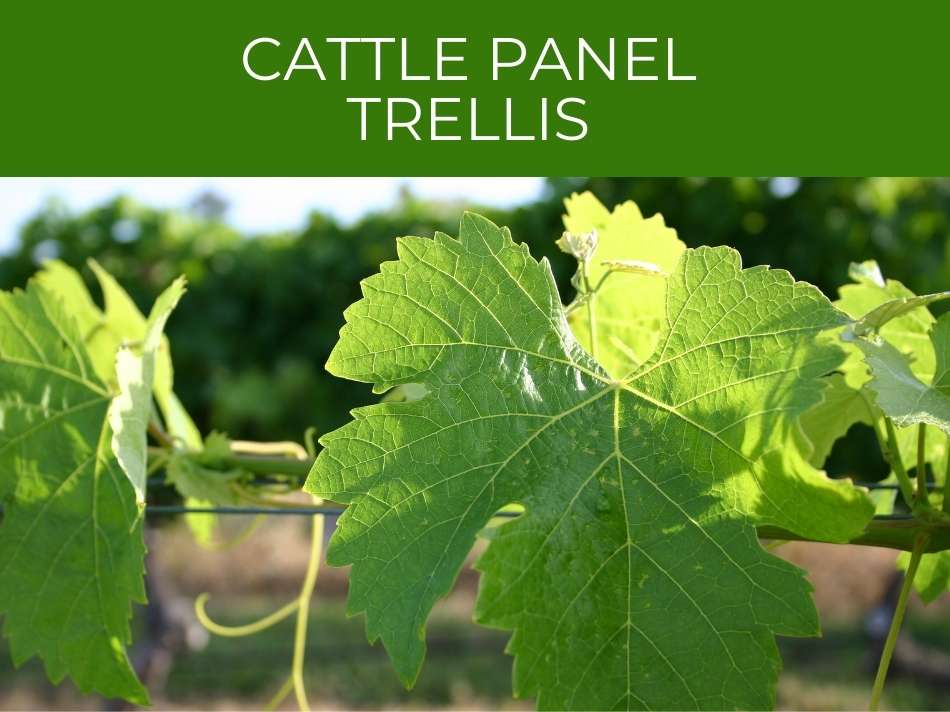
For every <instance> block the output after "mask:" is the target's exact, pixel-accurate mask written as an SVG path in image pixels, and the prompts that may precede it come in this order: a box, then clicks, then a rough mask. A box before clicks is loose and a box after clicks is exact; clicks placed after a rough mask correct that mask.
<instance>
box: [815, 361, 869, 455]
mask: <svg viewBox="0 0 950 712" xmlns="http://www.w3.org/2000/svg"><path fill="white" fill-rule="evenodd" d="M822 395H823V398H822V400H821V401H820V402H819V403H816V404H815V405H813V406H812V407H811V408H809V409H808V410H806V411H805V412H804V413H803V414H802V416H801V417H800V418H799V421H798V422H799V426H800V428H801V432H802V435H803V436H804V438H805V440H804V442H803V443H800V444H799V450H801V451H802V452H803V453H804V454H805V456H806V458H807V459H808V461H809V462H810V463H811V464H812V465H813V466H815V467H821V466H822V465H823V464H824V463H825V460H827V459H828V455H830V454H831V448H832V447H833V446H834V444H835V442H837V441H838V439H839V438H841V437H843V436H844V435H845V433H847V432H848V430H849V429H850V428H851V426H852V425H855V424H856V423H863V424H865V425H872V424H873V418H874V417H875V416H874V413H873V412H872V410H871V406H870V404H869V403H868V401H867V400H866V399H865V398H864V395H863V394H862V393H861V391H860V390H859V389H855V388H852V387H851V386H849V385H848V382H847V380H846V378H845V376H844V375H843V374H841V373H833V374H831V375H829V376H828V378H826V379H825V390H824V391H823V393H822Z"/></svg>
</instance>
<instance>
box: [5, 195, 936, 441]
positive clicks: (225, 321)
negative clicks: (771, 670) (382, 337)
mask: <svg viewBox="0 0 950 712" xmlns="http://www.w3.org/2000/svg"><path fill="white" fill-rule="evenodd" d="M585 189H589V190H592V191H593V192H594V193H595V194H596V195H597V196H598V197H599V198H600V200H601V201H602V202H604V203H605V204H606V205H608V206H612V205H613V204H616V203H620V202H622V201H624V200H627V199H633V200H635V201H636V202H637V203H638V204H639V205H640V208H641V210H642V211H643V212H644V214H646V215H650V214H653V213H655V212H660V213H662V214H663V215H664V216H665V218H666V222H667V223H668V224H669V225H671V226H673V227H675V228H676V229H677V231H678V232H679V235H680V237H681V238H682V239H683V240H684V241H685V242H686V243H687V244H688V245H690V246H697V245H701V244H708V245H720V244H726V245H731V246H733V247H735V248H737V249H738V250H739V251H740V252H741V253H742V255H743V258H744V261H745V264H747V265H753V264H769V265H772V266H775V267H783V268H786V269H788V270H790V271H791V272H792V274H794V275H795V276H796V277H797V278H798V279H803V280H807V281H809V282H812V283H814V284H816V285H818V286H819V287H820V288H821V289H823V290H824V291H825V292H826V293H827V294H828V295H829V296H832V297H833V296H834V295H835V290H836V288H837V286H838V285H840V284H842V283H843V282H845V281H846V280H847V270H848V264H849V263H850V262H852V261H857V260H864V259H876V260H878V261H879V262H880V263H881V266H882V268H883V270H884V273H885V275H886V276H889V277H894V278H897V279H899V280H901V281H903V282H904V283H906V284H907V285H908V286H910V287H911V288H912V289H913V290H915V291H917V292H925V291H935V290H938V289H941V288H947V287H950V243H948V239H947V238H948V235H950V225H948V220H950V180H948V179H920V178H834V179H801V180H800V179H796V178H771V179H757V178H735V179H690V178H683V179H681V178H677V179H629V178H595V179H552V180H549V181H548V182H547V184H546V188H545V191H544V195H543V196H542V197H541V198H540V199H539V200H537V201H535V202H532V203H530V204H527V205H523V206H521V207H518V208H516V209H513V210H504V211H502V210H497V209H491V208H481V207H480V206H477V205H465V204H461V203H447V202H439V203H435V202H427V201H421V200H418V199H416V198H415V197H413V196H412V195H410V194H409V193H408V192H404V193H403V194H402V196H401V199H400V200H399V201H398V203H397V204H396V205H394V206H393V207H392V208H391V209H388V210H386V211H383V212H376V213H372V214H369V215H367V216H365V217H364V218H362V219H361V220H359V221H358V222H356V223H355V224H352V225H342V224H340V223H339V222H337V221H335V220H333V219H332V218H330V217H328V216H326V215H324V214H321V213H316V212H315V213H312V214H311V215H310V217H309V219H308V221H307V224H306V225H305V226H304V227H303V229H300V230H296V231H288V232H283V233H279V234H268V235H243V234H239V233H238V232H236V231H235V230H234V229H232V228H231V227H229V226H228V224H227V221H226V215H227V205H226V204H225V203H224V202H223V201H222V200H221V199H220V198H219V197H217V196H214V195H210V194H208V195H202V196H200V197H199V198H198V199H196V200H195V202H194V203H193V205H192V208H191V209H190V210H188V211H167V210H154V209H151V208H149V207H147V206H143V205H139V204H137V203H135V202H134V201H132V200H130V199H128V198H124V197H117V198H116V199H114V200H112V201H110V202H108V203H106V204H103V205H101V206H99V207H97V208H95V209H92V210H89V211H87V212H84V213H82V214H71V213H70V212H68V211H67V210H65V209H64V208H63V207H62V206H61V205H58V204H56V203H50V204H48V205H46V206H45V207H43V208H42V209H40V210H39V212H38V213H37V214H36V215H35V217H33V218H32V219H31V220H29V221H28V223H27V224H26V225H25V226H24V228H23V230H22V234H21V238H20V241H19V244H18V246H17V247H16V248H15V250H14V251H12V252H10V253H8V254H6V255H5V256H3V257H2V258H0V287H2V288H4V289H9V288H11V287H14V286H22V285H23V284H24V283H25V282H26V280H27V279H28V278H29V277H30V275H31V274H32V273H33V272H34V271H35V270H36V269H37V267H38V266H39V265H40V264H41V263H42V261H43V260H44V259H48V258H51V257H58V258H60V259H62V260H64V261H66V262H67V263H69V264H71V265H74V266H77V267H80V268H82V269H83V273H84V274H85V276H86V278H87V279H89V280H90V285H92V280H91V274H90V273H89V271H88V269H87V268H85V267H84V263H85V261H86V258H87V257H95V258H96V259H98V260H99V261H100V262H102V264H103V265H104V266H105V267H106V268H107V269H108V270H109V271H111V272H112V273H113V274H114V275H115V276H116V277H117V278H118V279H119V280H120V281H121V282H122V283H123V284H124V285H125V286H126V288H128V289H129V290H130V292H131V293H132V294H133V297H134V298H135V299H136V301H138V302H139V304H140V305H141V306H145V305H147V304H149V303H150V302H151V300H152V299H153V298H154V296H155V295H156V294H157V293H158V291H159V290H160V289H161V288H163V287H164V286H165V285H166V284H167V283H168V282H169V281H170V280H171V279H172V278H173V277H174V276H175V275H176V274H179V273H184V274H185V275H186V276H187V277H188V280H189V283H190V288H189V293H188V295H187V298H186V300H185V301H184V302H183V304H182V306H181V308H180V309H179V310H178V311H177V312H176V314H175V316H174V318H173V319H172V320H171V323H170V325H169V329H168V331H169V333H170V336H171V340H172V349H173V354H174V359H175V366H176V386H177V388H176V390H177V391H178V392H179V394H180V396H181V397H182V399H183V400H184V402H185V404H186V405H187V407H188V408H189V409H190V411H191V412H192V414H193V415H194V416H195V418H196V420H197V422H198V424H199V426H200V427H201V428H202V429H203V430H204V431H206V432H207V431H209V430H210V429H212V428H213V429H218V430H222V431H225V432H227V433H229V434H231V435H233V436H235V437H243V438H252V439H259V440H270V439H285V438H294V439H298V440H299V439H300V437H301V434H302V433H303V431H304V430H305V429H306V428H307V427H309V426H311V425H313V426H316V427H317V428H318V430H319V431H320V432H326V431H328V430H330V429H332V428H335V427H337V426H339V425H341V424H342V423H343V422H345V420H346V419H347V417H348V416H347V411H348V410H349V409H350V408H352V407H354V406H357V405H362V404H365V403H367V402H370V401H371V400H372V396H371V394H370V392H369V388H368V387H367V386H364V385H362V384H356V383H351V382H347V381H342V380H338V379H335V378H332V377H331V376H329V375H328V374H326V373H325V372H324V370H323V364H324V362H325V361H326V358H327V356H328V354H329V352H330V349H331V348H332V346H333V344H334V343H335V341H336V338H337V331H338V329H339V328H340V326H341V324H342V314H343V310H344V309H345V308H346V307H347V306H348V305H349V304H351V303H352V302H354V301H355V300H356V299H358V298H359V296H360V294H359V281H360V280H361V279H363V278H364V277H367V276H369V275H370V274H372V273H373V272H375V271H376V270H377V267H378V265H379V263H380V262H381V261H383V260H388V259H393V258H394V257H395V242H394V240H393V238H394V237H395V236H397V235H409V234H414V235H431V234H432V233H433V231H435V230H442V231H445V232H448V233H450V234H456V233H457V227H458V220H459V216H460V212H461V210H462V209H464V208H472V209H475V210H479V211H480V212H483V213H484V214H486V215H488V216H489V217H491V218H492V219H493V220H495V221H496V222H498V223H500V224H505V225H508V226H510V228H511V230H512V233H513V234H514V236H515V239H517V240H521V241H524V242H527V243H528V245H529V246H530V248H531V252H532V253H533V254H534V255H535V256H536V257H541V256H547V257H549V258H550V259H551V260H552V263H553V265H554V269H555V274H556V276H557V277H558V280H559V283H560V286H561V288H562V294H564V295H565V298H567V295H568V294H569V293H570V287H569V279H570V276H571V272H572V266H571V265H570V264H569V262H568V260H567V259H566V256H564V255H561V254H560V253H559V252H558V251H557V250H556V248H555V247H554V240H555V238H556V237H557V236H558V235H559V234H560V232H561V230H562V226H561V212H562V200H563V198H564V197H565V196H566V195H568V194H570V193H571V192H572V191H580V190H585ZM860 449H863V448H860V447H859V448H858V450H860ZM872 450H873V448H872Z"/></svg>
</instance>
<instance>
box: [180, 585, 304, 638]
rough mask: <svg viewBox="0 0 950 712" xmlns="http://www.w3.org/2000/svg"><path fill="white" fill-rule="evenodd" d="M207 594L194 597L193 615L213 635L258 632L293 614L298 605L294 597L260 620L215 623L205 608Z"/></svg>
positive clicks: (225, 635)
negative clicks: (241, 622)
mask: <svg viewBox="0 0 950 712" xmlns="http://www.w3.org/2000/svg"><path fill="white" fill-rule="evenodd" d="M208 597H209V596H208V594H207V593H202V594H201V595H200V596H198V598H196V599H195V617H196V618H197V619H198V622H199V623H201V625H203V626H204V627H205V628H206V629H207V630H208V631H209V632H211V633H214V634H215V635H220V636H223V637H225V638H241V637H243V636H245V635H254V634H255V633H260V632H261V631H262V630H267V629H268V628H270V627H271V626H273V625H277V624H278V623H280V622H281V621H282V620H284V619H285V618H288V617H289V616H291V615H292V614H293V612H294V611H296V610H297V608H298V607H299V606H300V600H299V599H294V600H293V601H291V602H290V603H288V604H287V605H286V606H283V607H282V608H279V609H278V610H276V611H274V612H273V613H271V614H270V615H267V616H264V617H263V618H261V619H260V620H256V621H254V622H253V623H248V624H247V625H233V626H230V625H221V624H220V623H215V622H214V621H213V620H211V617H210V616H209V615H208V612H207V609H206V608H205V606H206V604H207V602H208Z"/></svg>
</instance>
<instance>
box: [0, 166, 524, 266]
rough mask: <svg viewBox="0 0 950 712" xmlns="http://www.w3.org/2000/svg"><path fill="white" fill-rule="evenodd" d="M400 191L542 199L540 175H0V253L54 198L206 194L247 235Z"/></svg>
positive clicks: (370, 204) (367, 205) (356, 211)
mask: <svg viewBox="0 0 950 712" xmlns="http://www.w3.org/2000/svg"><path fill="white" fill-rule="evenodd" d="M401 186H408V187H409V188H410V189H411V190H412V192H413V193H414V194H415V195H417V196H419V197H423V198H439V199H453V198H464V199H465V200H468V201H472V202H477V203H481V204H483V205H491V206H497V207H508V206H512V205H518V204H520V203H524V202H527V201H529V200H533V199H534V198H537V197H538V196H539V195H540V194H541V190H542V186H543V180H542V179H541V178H0V252H2V251H7V250H9V249H10V248H11V247H12V246H13V245H14V244H15V242H16V239H17V233H18V231H19V228H20V226H21V225H22V224H23V222H24V221H25V220H27V219H28V218H29V217H30V216H31V215H33V214H34V213H35V212H36V211H37V210H38V209H39V208H40V207H41V206H42V205H43V203H44V202H45V201H46V200H49V199H51V198H57V199H59V200H61V201H63V202H64V203H65V204H66V206H67V207H68V208H69V209H70V210H72V211H75V212H81V211H83V210H86V209H88V208H90V207H93V206H94V205H97V204H99V203H102V202H103V201H105V200H108V199H109V198H112V197H113V196H115V195H117V194H120V193H121V194H124V195H128V196H130V197H132V198H134V199H136V200H138V201H139V202H142V203H145V204H147V205H150V206H153V207H164V208H184V207H186V206H187V205H188V204H189V203H190V202H191V200H192V199H193V198H194V197H195V196H196V195H198V194H200V193H202V192H205V191H209V190H210V191H213V192H214V193H216V194H218V195H221V196H223V197H224V198H225V199H226V200H227V201H228V203H229V209H228V213H227V220H228V222H230V223H231V224H232V225H234V226H235V227H237V228H238V229H240V230H242V231H246V232H267V231H274V230H282V229H289V228H295V227H299V226H301V225H303V222H304V219H305V217H306V215H307V213H309V212H310V211H311V210H313V209H319V210H321V211H323V212H326V213H329V214H331V215H334V216H335V217H337V218H338V219H340V220H342V221H344V222H352V221H353V220H356V219H357V218H359V217H360V216H361V215H363V214H364V213H366V212H369V211H372V210H377V209H379V208H385V207H388V206H389V205H392V204H393V202H394V201H395V200H396V198H397V196H398V193H399V189H400V187H401Z"/></svg>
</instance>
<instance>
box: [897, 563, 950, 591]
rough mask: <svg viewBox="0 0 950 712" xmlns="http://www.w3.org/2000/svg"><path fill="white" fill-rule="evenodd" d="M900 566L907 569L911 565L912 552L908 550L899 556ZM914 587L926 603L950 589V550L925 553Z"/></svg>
mask: <svg viewBox="0 0 950 712" xmlns="http://www.w3.org/2000/svg"><path fill="white" fill-rule="evenodd" d="M897 566H898V568H900V569H902V570H903V571H906V570H907V569H908V567H909V566H910V554H909V553H908V552H906V551H904V552H902V553H901V555H900V556H898V557H897ZM914 588H915V589H916V590H917V593H918V594H920V598H921V599H922V600H923V601H924V603H933V602H934V601H936V600H937V599H938V598H939V597H940V596H941V595H943V594H944V593H945V592H946V591H947V590H948V589H950V551H940V552H937V553H934V554H924V555H923V556H922V557H921V558H920V564H918V566H917V575H916V576H914Z"/></svg>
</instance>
